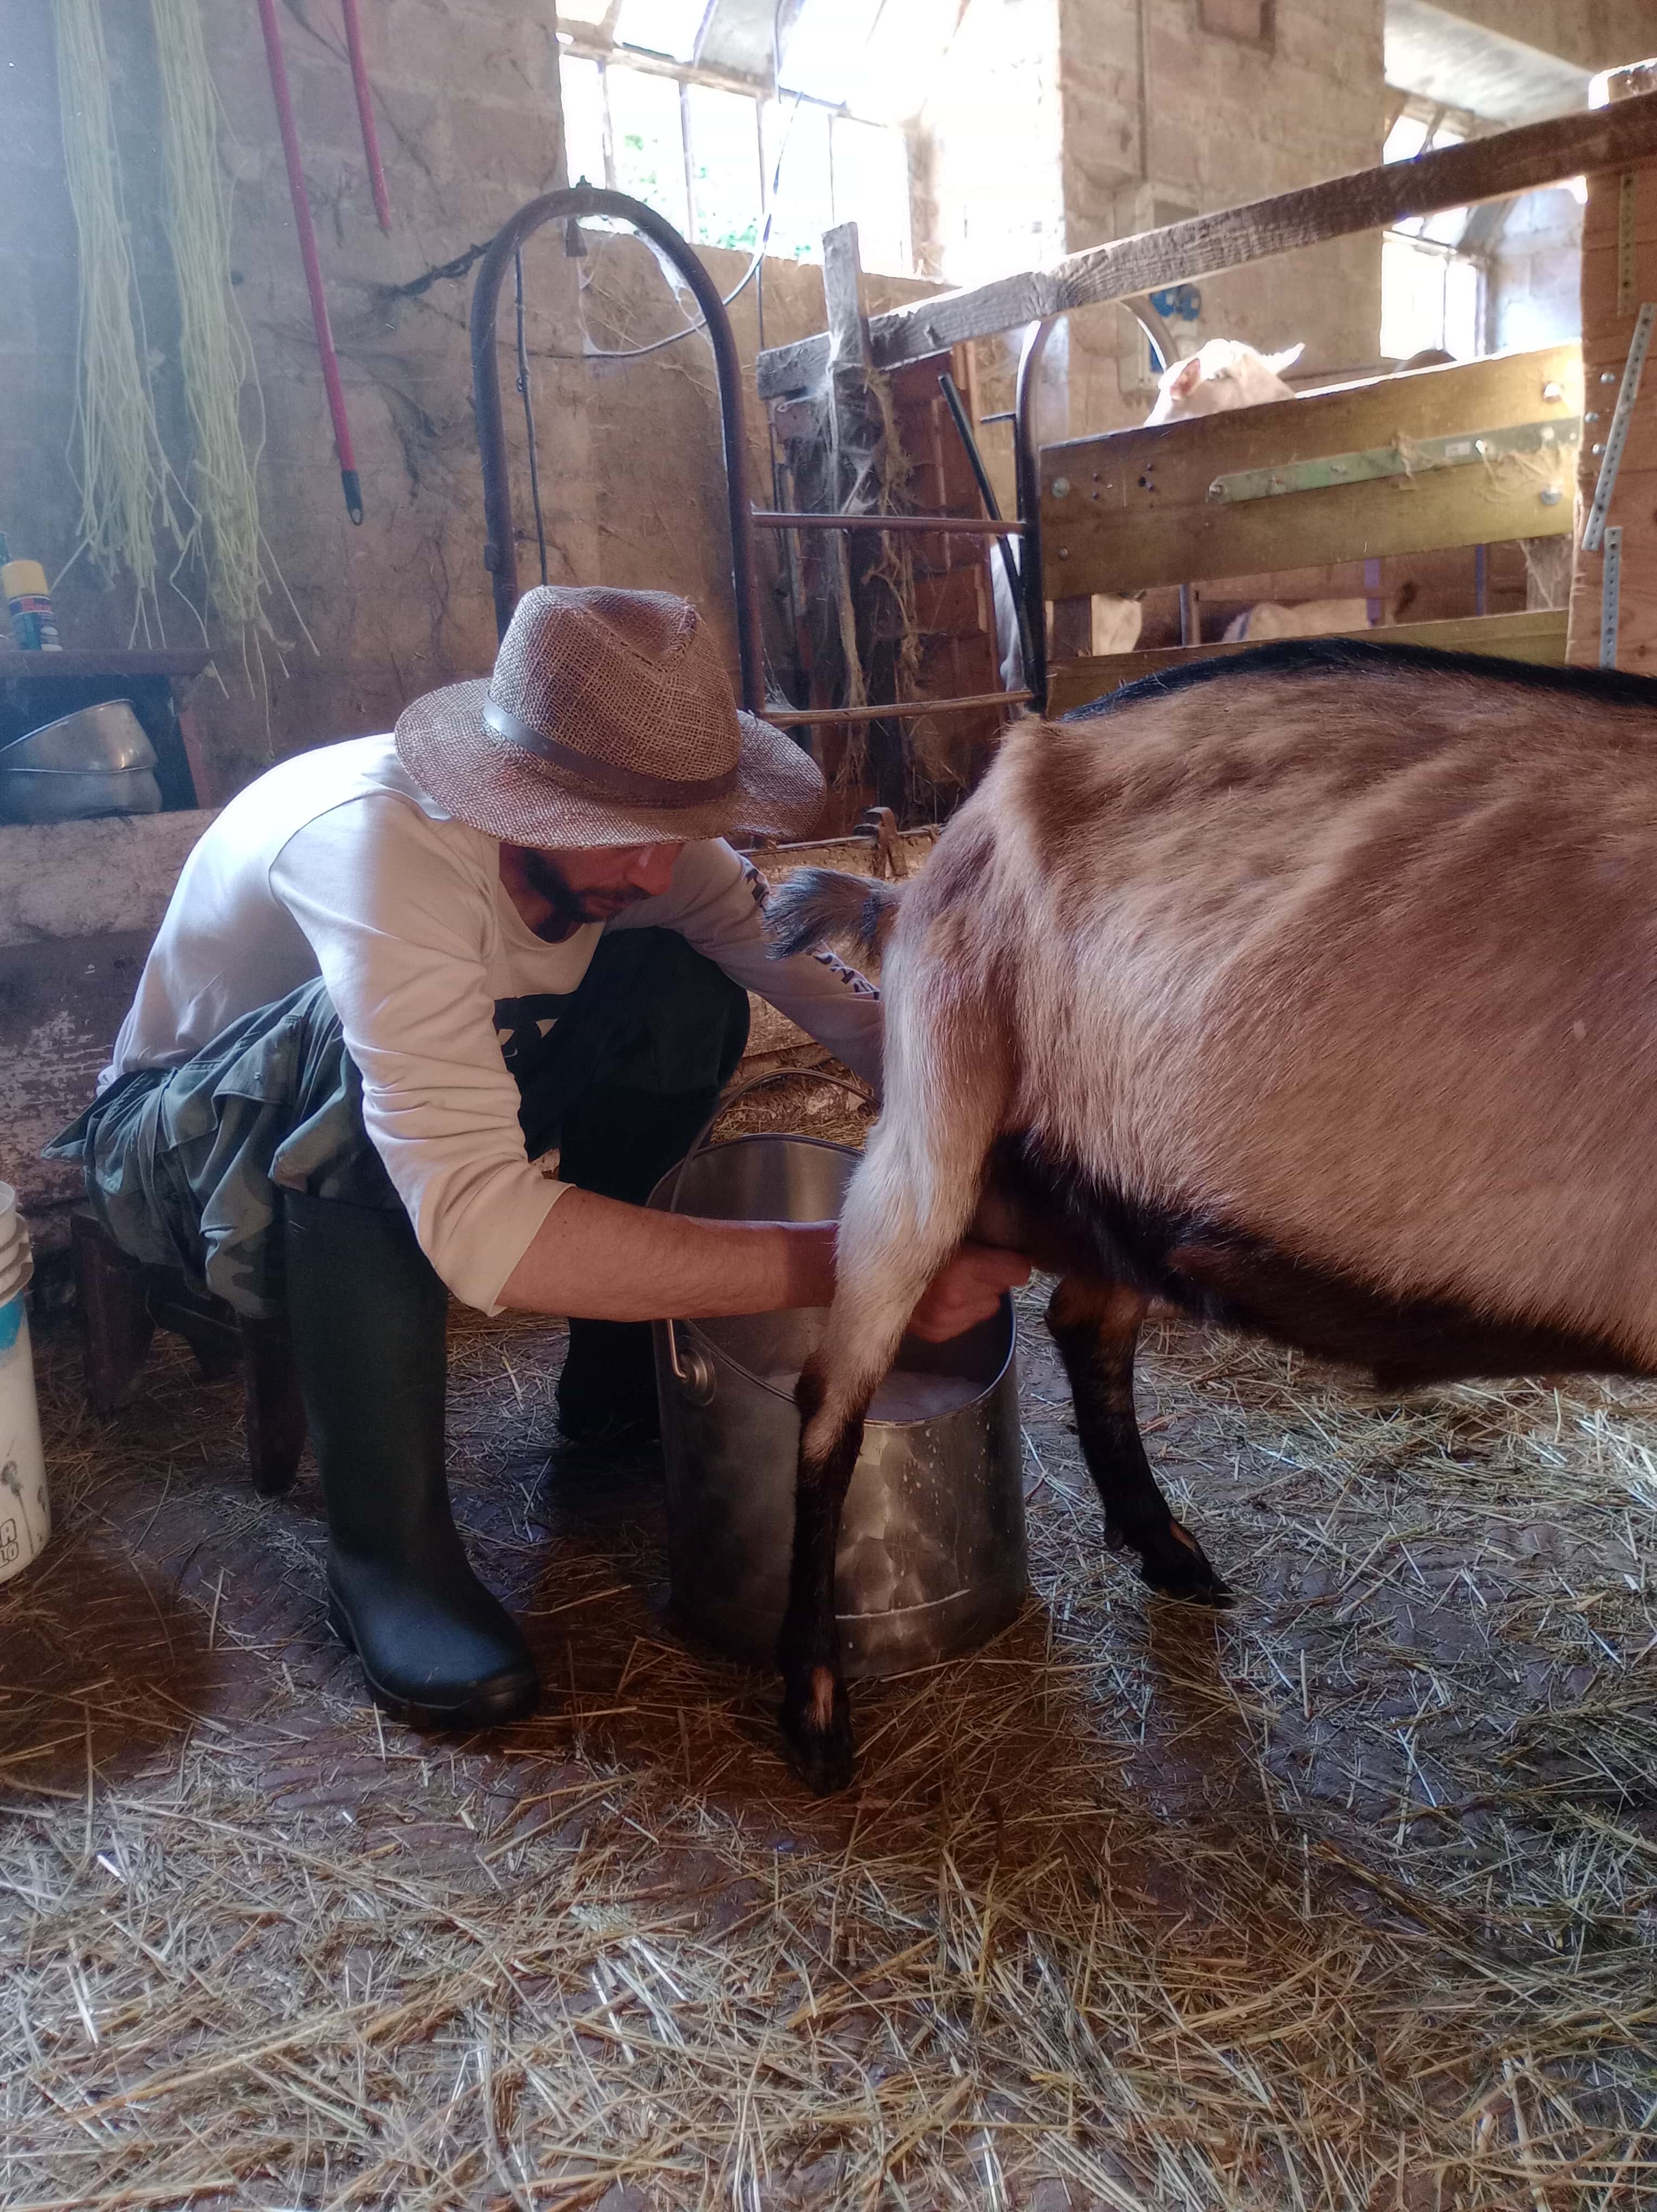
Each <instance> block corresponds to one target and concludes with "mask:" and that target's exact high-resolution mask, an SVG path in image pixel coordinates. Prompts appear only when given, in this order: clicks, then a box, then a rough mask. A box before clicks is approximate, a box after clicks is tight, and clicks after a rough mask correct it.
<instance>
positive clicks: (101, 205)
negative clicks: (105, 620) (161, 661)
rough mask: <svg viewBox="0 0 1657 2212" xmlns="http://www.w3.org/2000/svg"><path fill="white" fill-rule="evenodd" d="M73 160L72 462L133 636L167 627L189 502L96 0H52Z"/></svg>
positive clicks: (61, 98)
mask: <svg viewBox="0 0 1657 2212" xmlns="http://www.w3.org/2000/svg"><path fill="white" fill-rule="evenodd" d="M53 21H54V26H55V28H56V32H57V46H58V105H59V107H60V109H61V111H62V115H63V129H64V167H65V171H66V173H67V176H68V181H69V196H70V204H71V206H72V207H73V209H74V211H75V228H76V233H77V234H78V239H79V245H80V269H79V279H80V325H79V337H78V344H77V349H76V350H77V353H78V356H79V362H80V374H79V377H78V379H77V380H76V395H75V424H74V436H73V445H72V447H71V465H74V466H75V467H76V478H77V483H78V488H79V490H80V495H81V519H80V544H79V546H78V547H77V549H76V552H77V555H78V554H79V553H81V552H85V553H88V554H90V556H92V558H93V559H94V561H95V562H97V564H98V566H99V567H100V568H101V569H102V570H103V572H104V574H106V575H107V576H113V574H115V573H116V571H117V570H118V568H120V567H121V566H123V565H124V566H125V568H127V569H128V570H130V572H131V576H132V580H133V582H134V584H135V586H137V615H136V617H135V620H134V629H135V632H136V631H137V630H139V629H142V630H143V633H144V635H149V633H150V630H151V628H152V625H154V626H155V628H157V629H158V628H159V623H160V609H159V605H158V603H157V599H156V588H155V587H156V580H157V574H158V558H157V550H156V541H157V538H158V536H159V537H160V538H161V539H162V540H163V541H170V544H171V545H172V547H173V548H174V550H175V551H177V552H180V553H181V552H182V551H183V550H184V547H185V544H186V540H187V538H188V537H189V535H190V527H191V524H190V520H186V513H185V510H186V509H187V502H186V501H184V500H183V498H182V495H180V494H179V490H178V486H177V482H176V479H175V478H174V475H173V471H172V469H171V467H170V465H169V464H168V459H167V454H166V451H165V449H164V447H162V444H161V432H160V430H159V428H157V425H156V422H155V392H154V390H153V388H152V386H151V383H150V377H149V347H148V344H147V343H146V342H145V338H144V334H143V304H142V301H140V299H139V295H138V289H137V283H136V281H135V279H134V276H133V270H132V253H131V244H130V241H129V236H128V230H127V223H126V215H125V207H124V205H123V203H122V198H121V189H120V173H119V164H118V161H117V159H116V152H115V133H114V125H113V117H112V112H111V106H110V82H109V55H108V52H107V49H106V47H105V45H104V31H103V22H102V20H101V16H100V15H99V12H98V0H55V6H54V9H53Z"/></svg>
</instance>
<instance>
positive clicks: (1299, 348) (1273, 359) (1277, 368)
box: [1265, 338, 1306, 376]
mask: <svg viewBox="0 0 1657 2212" xmlns="http://www.w3.org/2000/svg"><path fill="white" fill-rule="evenodd" d="M1305 351H1306V340H1305V339H1304V338H1302V339H1301V343H1300V344H1299V345H1292V346H1287V347H1285V348H1284V349H1283V351H1282V353H1269V354H1267V356H1265V364H1266V367H1267V368H1269V369H1270V371H1271V373H1272V374H1273V375H1274V376H1281V375H1282V373H1283V371H1284V370H1285V369H1286V368H1294V366H1295V362H1297V361H1298V360H1299V359H1300V357H1301V355H1302V354H1303V353H1304V352H1305Z"/></svg>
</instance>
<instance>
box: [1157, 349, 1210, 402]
mask: <svg viewBox="0 0 1657 2212" xmlns="http://www.w3.org/2000/svg"><path fill="white" fill-rule="evenodd" d="M1202 381H1203V364H1202V362H1201V361H1200V360H1199V359H1198V357H1197V355H1196V354H1193V355H1192V356H1191V359H1190V360H1189V361H1182V362H1180V364H1179V368H1176V369H1174V370H1173V371H1172V373H1171V374H1168V375H1167V376H1165V377H1164V378H1163V380H1162V389H1163V390H1164V391H1165V392H1167V394H1168V397H1169V398H1171V399H1189V398H1190V397H1191V393H1192V392H1195V391H1196V389H1197V386H1198V385H1199V384H1200V383H1201V382H1202Z"/></svg>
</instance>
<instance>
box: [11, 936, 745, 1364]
mask: <svg viewBox="0 0 1657 2212" xmlns="http://www.w3.org/2000/svg"><path fill="white" fill-rule="evenodd" d="M550 1003H551V1006H553V1007H554V1008H555V1009H556V1014H557V1018H556V1021H555V1022H554V1024H553V1026H552V1028H551V1030H550V1031H549V1032H548V1033H547V1035H546V1036H545V1037H541V1036H533V1042H530V1043H529V1044H528V1045H527V1046H526V1047H525V1048H522V1049H521V1050H520V1051H519V1052H518V1053H517V1054H515V1058H514V1060H513V1063H512V1068H513V1073H514V1075H515V1078H516V1079H517V1083H518V1088H519V1093H520V1098H521V1105H520V1113H519V1118H520V1121H521V1124H522V1127H523V1130H524V1136H525V1142H526V1145H527V1149H528V1152H529V1153H530V1156H531V1158H537V1157H539V1155H540V1154H541V1153H542V1152H546V1151H548V1150H550V1149H551V1146H554V1145H557V1146H559V1147H560V1152H561V1158H560V1164H559V1170H558V1172H559V1175H560V1176H561V1178H562V1179H563V1180H564V1181H565V1182H573V1183H576V1184H579V1185H580V1186H581V1187H582V1188H583V1189H586V1190H592V1191H596V1192H598V1193H599V1194H600V1195H601V1196H604V1197H606V1198H616V1199H622V1200H627V1201H628V1202H630V1203H631V1204H634V1205H637V1204H640V1203H642V1202H643V1200H645V1199H646V1198H648V1197H649V1194H650V1191H651V1188H653V1186H654V1185H655V1183H656V1182H658V1181H659V1180H660V1178H661V1176H663V1175H665V1174H666V1173H667V1170H668V1169H669V1168H670V1167H672V1166H673V1164H674V1163H675V1161H677V1160H679V1159H681V1158H683V1157H684V1155H685V1151H686V1149H687V1148H688V1146H690V1144H691V1141H692V1139H694V1138H695V1136H696V1133H697V1132H698V1129H699V1128H700V1127H702V1124H703V1123H704V1121H706V1120H707V1119H708V1117H709V1116H710V1115H711V1114H712V1112H713V1110H714V1107H715V1105H716V1103H717V1100H718V1097H719V1093H720V1091H721V1089H722V1086H723V1085H724V1084H725V1083H726V1082H728V1080H729V1079H730V1077H731V1075H732V1074H733V1073H734V1071H735V1068H736V1066H737V1063H738V1061H739V1060H740V1059H741V1057H742V1051H743V1047H744V1046H745V1044H746V1042H747V1034H748V1001H747V996H746V993H745V992H744V991H742V990H741V989H740V987H739V986H738V985H736V984H734V983H733V982H732V981H730V979H729V977H728V976H727V975H725V974H724V972H723V971H722V969H719V968H716V966H715V965H714V963H712V962H711V961H710V960H708V959H706V958H704V956H703V955H702V954H701V953H699V952H698V951H694V950H693V949H692V947H691V945H687V944H686V943H685V939H683V938H682V937H680V936H679V935H678V934H677V933H675V932H673V931H671V930H661V929H639V930H618V931H616V932H613V933H611V934H609V935H607V936H604V937H601V938H600V939H599V943H598V946H597V949H596V951H594V955H593V959H592V962H591V964H590V965H589V967H588V970H587V973H586V975H585V976H584V977H583V978H582V982H581V984H580V986H579V987H578V988H577V989H576V991H574V992H572V993H571V994H570V996H569V997H568V998H566V999H564V1000H556V1001H552V1002H550ZM533 1026H534V1025H533V1024H532V1025H531V1028H532V1032H533ZM48 1152H49V1155H50V1156H51V1157H52V1158H59V1159H77V1160H79V1161H81V1163H82V1165H83V1168H84V1170H85V1173H86V1178H87V1193H88V1199H89V1200H90V1202H91V1205H92V1206H93V1209H94V1212H96V1213H97V1214H98V1215H99V1217H100V1218H101V1220H102V1222H103V1224H104V1225H105V1227H106V1228H107V1230H108V1231H109V1232H110V1234H111V1235H112V1236H113V1237H114V1239H115V1241H116V1243H118V1244H119V1245H120V1246H121V1248H122V1249H123V1250H125V1251H126V1252H129V1253H130V1254H131V1255H132V1257H133V1258H135V1259H137V1260H143V1261H147V1262H149V1263H150V1264H152V1265H156V1266H161V1267H174V1268H176V1269H178V1270H180V1272H181V1273H184V1274H185V1275H186V1277H187V1278H188V1279H190V1280H191V1281H192V1282H193V1283H194V1284H195V1285H196V1286H197V1287H198V1289H205V1290H209V1291H213V1292H214V1293H215V1294H216V1295H217V1296H219V1297H223V1298H226V1299H228V1302H229V1303H230V1304H232V1305H233V1306H235V1308H237V1310H239V1311H241V1312H243V1313H246V1314H248V1315H250V1316H256V1317H257V1316H271V1315H272V1314H274V1313H276V1312H277V1311H279V1310H280V1309H281V1306H282V1304H283V1282H282V1238H281V1236H280V1234H279V1214H280V1206H281V1193H282V1191H283V1189H284V1188H286V1189H293V1190H302V1191H304V1192H306V1193H308V1194H309V1195H310V1196H312V1197H314V1198H321V1199H333V1200H338V1201H340V1202H341V1203H342V1204H344V1205H350V1206H376V1207H396V1206H399V1203H400V1201H399V1199H398V1197H397V1194H396V1192H395V1191H394V1190H393V1188H392V1184H391V1180H390V1177H389V1176H387V1173H386V1171H385V1169H384V1167H383V1166H382V1165H381V1161H380V1158H379V1155H378V1154H377V1153H376V1152H375V1150H374V1147H373V1146H372V1144H371V1143H370V1142H369V1136H368V1133H367V1131H366V1130H365V1129H364V1127H363V1125H362V1079H361V1077H360V1076H359V1075H358V1073H357V1071H356V1065H355V1063H354V1062H353V1061H352V1060H351V1059H350V1054H349V1053H348V1052H347V1051H346V1049H345V1046H344V1038H343V1036H342V1035H341V1032H340V1027H339V1019H338V1015H337V1014H336V1013H335V1012H334V1010H333V1006H332V1002H331V1001H330V1000H329V998H328V995H327V993H326V990H325V989H324V987H323V986H322V985H321V983H320V982H315V983H309V984H307V985H305V986H303V987H302V988H301V989H300V990H298V991H295V992H294V993H292V994H290V995H289V997H288V998H286V999H284V1000H280V1001H279V1002H278V1003H277V1004H276V1005H274V1006H261V1007H259V1008H258V1009H257V1010H256V1011H255V1012H253V1013H251V1014H247V1015H245V1016H243V1017H242V1018H241V1019H240V1020H239V1021H236V1022H235V1023H232V1024H230V1025H229V1027H228V1029H226V1030H224V1031H223V1032H222V1035H221V1036H217V1037H216V1038H215V1039H214V1040H213V1042H212V1043H211V1044H210V1045H208V1046H206V1047H204V1048H203V1050H202V1051H200V1052H199V1053H198V1054H195V1055H194V1057H193V1058H192V1059H191V1060H187V1061H186V1062H185V1064H184V1065H183V1066H180V1067H176V1068H171V1069H141V1070H137V1071H135V1072H134V1073H132V1074H131V1075H128V1076H126V1077H124V1078H123V1079H121V1080H120V1081H119V1082H118V1083H116V1084H114V1085H112V1086H111V1087H110V1089H109V1090H108V1091H106V1092H105V1093H104V1094H103V1096H102V1097H100V1098H99V1099H97V1100H95V1101H94V1103H93V1104H92V1105H91V1106H90V1107H88V1109H87V1110H86V1112H85V1113H84V1114H82V1115H81V1117H80V1119H79V1120H78V1121H76V1122H75V1124H74V1125H73V1126H72V1127H70V1128H69V1129H66V1130H65V1131H64V1134H63V1135H62V1136H61V1137H59V1138H58V1139H57V1140H56V1141H55V1142H54V1143H53V1144H52V1146H49V1147H48ZM628 1342H629V1343H631V1344H632V1345H633V1346H635V1347H637V1346H638V1344H639V1342H640V1338H639V1336H637V1335H635V1336H632V1337H631V1338H629V1339H628Z"/></svg>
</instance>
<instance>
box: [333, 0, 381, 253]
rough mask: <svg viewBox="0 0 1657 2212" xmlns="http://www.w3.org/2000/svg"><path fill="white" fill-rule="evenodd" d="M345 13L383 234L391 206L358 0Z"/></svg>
mask: <svg viewBox="0 0 1657 2212" xmlns="http://www.w3.org/2000/svg"><path fill="white" fill-rule="evenodd" d="M340 5H341V7H342V8H343V9H344V13H345V50H346V52H348V53H349V54H350V58H351V85H352V88H353V89H354V90H355V91H356V117H357V120H358V122H359V123H361V125H362V152H363V155H364V156H365V157H366V159H367V161H368V164H369V184H370V185H371V186H372V187H373V190H374V211H375V214H376V215H377V216H379V218H380V228H381V230H387V231H388V230H389V229H390V228H391V202H390V200H389V199H387V197H386V172H385V169H384V167H383V166H382V165H381V160H380V133H379V132H378V131H376V130H375V127H374V100H373V98H372V96H371V94H370V93H369V68H368V64H367V63H366V62H365V61H364V60H363V58H362V19H361V18H360V17H359V15H357V12H356V0H340Z"/></svg>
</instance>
